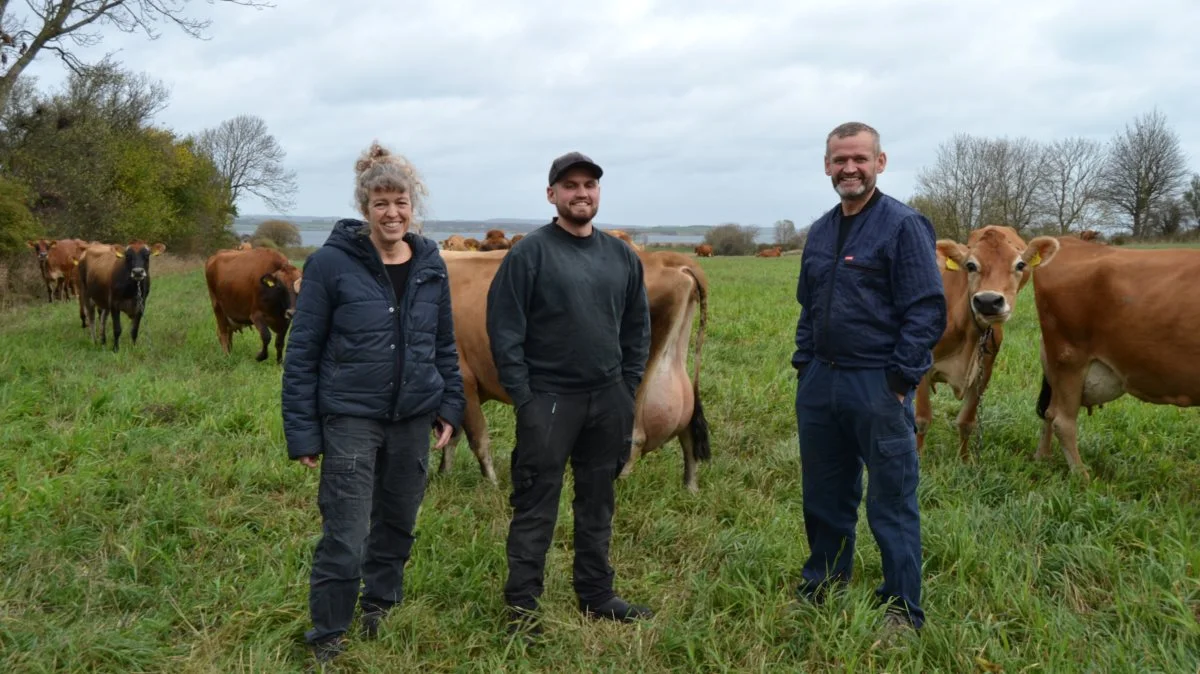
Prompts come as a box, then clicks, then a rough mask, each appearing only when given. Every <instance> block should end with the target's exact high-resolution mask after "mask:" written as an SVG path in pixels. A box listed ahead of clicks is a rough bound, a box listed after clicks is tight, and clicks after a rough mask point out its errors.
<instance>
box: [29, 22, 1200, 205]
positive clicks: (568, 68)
mask: <svg viewBox="0 0 1200 674" xmlns="http://www.w3.org/2000/svg"><path fill="white" fill-rule="evenodd" d="M275 1H276V4H277V5H278V6H277V7H275V8H274V9H266V10H261V11H256V10H253V9H246V8H243V7H236V6H229V5H225V4H223V3H222V4H219V5H217V6H210V5H207V4H205V3H196V2H193V3H191V4H192V6H193V7H194V9H193V10H192V11H194V12H197V13H199V14H200V15H203V16H210V17H211V18H212V19H213V25H212V26H211V28H210V29H209V31H208V33H209V35H210V36H211V39H210V40H207V41H197V40H192V39H189V38H187V37H186V36H184V35H183V34H182V33H181V32H180V31H178V30H176V29H173V28H171V27H167V26H164V27H163V28H162V37H161V38H160V39H159V40H157V41H153V42H152V41H149V40H147V39H145V38H144V37H141V36H139V35H125V34H122V33H119V32H116V31H112V30H105V36H106V37H105V41H104V43H103V44H102V45H101V47H100V48H98V49H93V50H90V52H89V53H90V54H92V55H93V56H95V57H98V56H100V55H101V54H102V53H103V52H104V51H105V50H113V49H118V48H119V49H120V50H121V51H120V52H119V53H118V54H117V56H116V58H117V59H119V60H120V61H121V62H123V63H124V64H125V66H126V67H128V68H131V69H133V70H139V71H144V72H147V73H149V74H150V75H152V76H153V77H156V78H158V79H160V80H162V81H163V82H164V83H166V84H167V85H168V86H169V87H170V88H171V92H172V95H171V102H170V105H169V107H168V108H167V109H166V110H165V111H164V112H162V113H161V114H160V115H159V118H158V121H159V123H160V124H163V125H165V126H168V127H170V128H172V129H174V130H175V131H176V132H178V133H180V134H184V133H190V132H194V131H198V130H200V129H203V128H205V127H209V126H215V125H216V124H218V123H220V122H221V121H222V120H224V119H227V118H229V117H233V116H235V115H238V114H242V113H250V114H255V115H259V116H261V117H262V118H263V119H264V120H266V122H267V125H268V126H269V128H270V130H271V132H272V133H274V135H275V136H276V137H277V138H278V139H279V141H280V143H281V144H282V145H283V147H284V149H285V150H286V151H287V164H288V166H289V167H290V168H292V169H294V170H295V171H296V172H297V174H298V179H299V187H300V190H299V193H298V195H297V198H296V207H295V209H294V211H293V213H294V214H297V215H322V216H324V215H328V216H342V215H351V214H352V210H353V209H352V206H351V194H352V181H353V163H354V159H355V157H356V156H357V155H358V153H359V152H361V151H362V150H363V149H364V148H365V147H366V146H367V145H368V144H370V142H371V140H372V139H375V138H378V139H379V140H380V141H381V142H383V143H384V144H386V145H388V146H389V147H391V148H392V149H394V150H396V151H399V152H402V153H404V154H406V155H407V156H408V157H409V158H410V159H412V160H413V162H414V163H415V164H416V165H417V167H418V168H419V169H420V170H421V171H422V172H423V173H424V175H425V178H426V181H427V183H428V184H429V187H430V191H431V200H430V213H429V217H431V218H441V219H484V218H491V217H516V218H542V217H548V216H549V215H551V214H552V213H551V207H550V206H549V204H547V203H546V201H545V196H544V188H545V180H546V174H547V170H548V167H549V163H550V160H551V159H552V158H553V157H554V156H556V155H558V154H561V153H562V152H566V151H568V150H575V149H578V150H581V151H583V152H585V153H587V154H590V155H591V156H592V157H593V158H594V159H595V160H596V161H597V162H598V163H599V164H601V165H602V166H603V167H604V169H605V176H604V179H603V180H602V181H601V182H602V189H603V192H602V197H601V204H600V214H599V217H598V219H599V220H600V221H602V222H606V223H619V224H622V225H626V226H650V225H691V224H717V223H720V222H739V223H743V224H757V225H759V226H770V224H771V223H772V222H774V221H775V220H777V219H780V218H791V219H793V220H795V221H796V222H797V224H805V223H807V222H809V221H810V220H811V219H813V218H815V217H816V216H818V215H819V214H820V213H821V212H823V211H824V210H827V209H828V208H830V207H831V206H832V205H833V204H834V203H835V200H836V195H835V194H834V192H833V190H832V187H831V186H830V184H829V182H828V179H827V178H826V177H825V175H824V173H823V168H822V163H821V159H822V153H823V142H824V138H825V134H826V133H828V131H829V130H830V129H831V128H833V127H834V126H835V125H837V124H838V123H840V122H843V121H848V120H861V121H865V122H867V123H869V124H872V125H873V126H875V127H876V128H877V129H879V131H880V132H881V134H882V137H883V145H884V150H885V151H886V152H887V153H888V157H889V164H888V168H887V170H886V171H885V173H884V174H883V175H881V176H880V180H879V185H880V188H881V189H882V190H883V191H884V192H887V193H889V194H892V195H893V196H896V197H899V198H902V199H906V198H908V196H910V195H911V193H912V190H913V188H914V185H915V180H916V175H917V172H918V171H919V170H920V168H921V167H922V166H924V165H928V164H930V163H932V161H933V158H934V155H935V152H936V149H937V146H938V144H939V143H940V142H943V141H945V140H947V139H949V138H950V137H951V136H952V135H953V134H954V133H956V132H966V133H972V134H978V135H986V136H994V137H999V136H1009V137H1017V136H1029V137H1032V138H1035V139H1039V140H1051V139H1054V138H1058V137H1064V136H1070V135H1082V136H1088V137H1092V138H1095V139H1098V140H1108V139H1109V138H1111V137H1112V135H1113V134H1114V133H1116V132H1117V131H1119V130H1121V129H1122V128H1123V127H1124V125H1125V124H1126V123H1128V122H1130V121H1131V120H1132V119H1133V118H1134V117H1136V116H1137V115H1140V114H1142V113H1145V112H1149V111H1150V110H1151V109H1152V108H1154V107H1155V106H1157V107H1158V108H1159V110H1161V111H1162V112H1163V113H1165V114H1166V116H1167V120H1168V122H1169V123H1170V124H1171V125H1172V127H1173V128H1174V129H1175V131H1176V132H1177V133H1178V135H1179V136H1180V139H1181V141H1182V143H1183V148H1184V151H1185V153H1186V155H1187V157H1188V160H1189V163H1190V164H1191V166H1192V167H1193V170H1197V171H1200V96H1198V93H1197V92H1200V86H1198V85H1200V75H1198V74H1197V73H1200V68H1198V67H1197V66H1198V64H1200V47H1197V39H1196V36H1195V27H1196V26H1200V2H1196V0H1154V1H1153V2H1147V3H1143V4H1141V5H1139V4H1138V3H1133V2H1129V1H1128V0H1103V1H1099V0H1088V1H1082V0H1079V1H1076V0H1064V1H1051V0H1006V1H1003V2H1000V1H994V0H987V1H979V2H962V1H961V0H959V1H956V2H951V1H948V0H922V1H918V0H904V1H902V0H888V1H879V0H877V1H875V2H860V3H850V4H844V3H814V2H803V1H801V0H779V1H772V2H768V1H766V0H741V2H740V4H739V5H738V6H737V8H736V9H734V8H733V7H732V5H733V3H729V2H717V1H715V0H693V1H684V0H671V1H665V2H649V1H641V2H639V1H634V0H622V1H607V0H606V1H605V2H597V3H578V4H571V3H566V2H562V1H561V0H559V1H556V2H548V1H543V0H535V1H527V2H519V3H518V2H496V1H494V0H491V1H483V0H438V1H437V2H436V3H435V2H429V3H396V2H393V1H391V0H361V1H355V2H333V1H331V0H275ZM406 5H407V7H405V6H406ZM1151 7H1153V8H1154V10H1155V11H1153V12H1151V11H1148V8H1151ZM27 73H28V74H30V75H34V76H36V77H38V79H39V82H40V83H41V85H42V86H47V85H54V84H56V83H58V82H60V81H61V80H62V79H63V76H64V73H63V69H62V67H61V65H60V64H59V63H58V62H57V61H56V60H55V59H54V57H53V55H52V54H49V53H43V54H42V55H40V56H39V59H38V60H37V61H35V63H34V65H33V66H32V67H31V68H30V69H29V70H28V71H27ZM239 206H240V208H241V211H242V212H243V213H262V212H265V208H264V207H263V205H262V204H261V203H260V202H259V201H258V200H257V199H254V198H252V197H251V198H247V199H246V200H244V201H243V203H241V204H239Z"/></svg>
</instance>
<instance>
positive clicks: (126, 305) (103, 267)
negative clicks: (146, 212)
mask: <svg viewBox="0 0 1200 674" xmlns="http://www.w3.org/2000/svg"><path fill="white" fill-rule="evenodd" d="M166 249H167V247H166V246H164V245H163V244H161V243H156V244H154V245H153V246H147V245H146V242H144V241H131V242H130V243H129V245H128V246H124V247H122V246H120V245H116V244H114V245H105V244H100V245H98V246H88V247H87V248H86V249H85V250H84V252H83V255H82V256H81V257H80V259H79V285H80V288H79V319H80V321H81V322H83V324H84V325H85V326H90V327H91V329H92V342H93V343H95V342H96V309H99V310H100V336H99V338H100V343H101V344H104V343H105V333H106V332H107V329H108V316H109V314H111V315H112V322H113V351H117V350H118V349H119V348H120V340H121V314H122V313H124V314H125V315H126V316H129V318H130V320H131V321H132V323H133V329H132V331H131V332H130V336H129V337H130V341H132V342H133V343H134V344H137V338H138V329H139V328H140V327H141V325H142V316H143V315H144V314H145V313H146V300H147V299H149V297H150V258H151V257H152V256H154V255H161V254H162V253H163V252H164V251H165V250H166Z"/></svg>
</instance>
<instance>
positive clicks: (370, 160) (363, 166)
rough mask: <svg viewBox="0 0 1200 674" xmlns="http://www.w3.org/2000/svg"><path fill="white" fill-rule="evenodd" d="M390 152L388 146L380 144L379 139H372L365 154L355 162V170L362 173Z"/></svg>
mask: <svg viewBox="0 0 1200 674" xmlns="http://www.w3.org/2000/svg"><path fill="white" fill-rule="evenodd" d="M390 154H391V152H388V150H387V148H385V147H383V146H382V145H380V144H379V141H378V140H376V141H372V142H371V147H370V148H369V149H367V151H366V153H365V156H363V157H362V158H360V159H359V160H358V161H356V162H354V170H355V172H357V173H362V172H363V171H366V170H367V169H369V168H371V166H373V165H374V164H375V163H376V160H377V159H382V158H384V157H386V156H388V155H390Z"/></svg>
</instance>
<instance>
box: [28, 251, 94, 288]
mask: <svg viewBox="0 0 1200 674" xmlns="http://www.w3.org/2000/svg"><path fill="white" fill-rule="evenodd" d="M26 245H27V246H29V247H30V248H32V249H33V252H34V254H36V255H37V261H38V270H39V271H40V272H41V274H42V281H43V282H45V284H46V301H47V302H53V301H54V300H55V299H62V300H69V299H71V297H73V296H74V295H75V294H76V293H77V292H78V287H77V286H78V280H79V273H78V270H76V268H75V267H76V265H78V264H79V256H80V255H82V254H83V249H84V247H85V243H84V242H83V241H80V240H79V239H59V240H56V241H51V240H47V239H38V240H36V241H28V242H26Z"/></svg>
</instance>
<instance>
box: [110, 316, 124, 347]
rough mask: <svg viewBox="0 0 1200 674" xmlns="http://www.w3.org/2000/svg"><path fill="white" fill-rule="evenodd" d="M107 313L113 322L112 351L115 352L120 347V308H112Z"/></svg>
mask: <svg viewBox="0 0 1200 674" xmlns="http://www.w3.org/2000/svg"><path fill="white" fill-rule="evenodd" d="M109 313H111V314H112V322H113V353H116V352H117V350H118V349H120V348H121V310H120V309H113V310H111V311H110V312H109Z"/></svg>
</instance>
